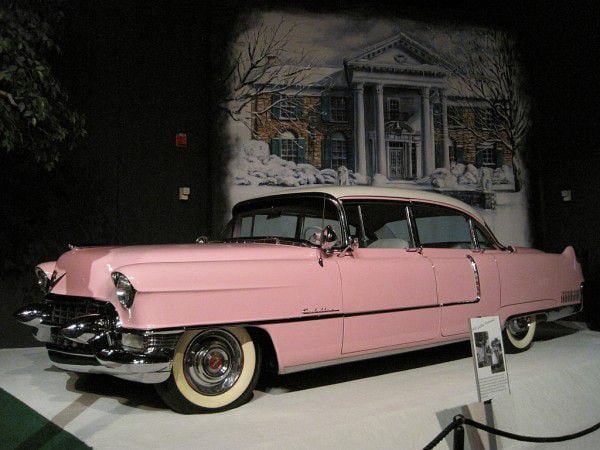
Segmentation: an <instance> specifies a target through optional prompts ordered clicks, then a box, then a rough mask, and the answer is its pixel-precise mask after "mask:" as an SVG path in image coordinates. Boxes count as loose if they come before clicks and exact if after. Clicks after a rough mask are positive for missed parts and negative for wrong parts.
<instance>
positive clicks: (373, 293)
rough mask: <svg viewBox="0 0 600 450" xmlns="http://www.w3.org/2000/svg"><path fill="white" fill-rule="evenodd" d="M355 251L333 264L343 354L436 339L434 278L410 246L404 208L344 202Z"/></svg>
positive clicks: (394, 204)
mask: <svg viewBox="0 0 600 450" xmlns="http://www.w3.org/2000/svg"><path fill="white" fill-rule="evenodd" d="M343 205H344V209H345V212H346V218H347V221H348V225H349V228H350V233H351V235H353V236H356V237H357V238H358V240H359V248H357V249H355V250H354V251H353V252H351V253H349V254H346V256H341V257H339V258H337V259H338V264H339V268H340V274H341V279H342V293H343V308H344V337H343V347H342V353H344V354H348V353H353V352H361V351H368V350H376V349H385V348H388V347H393V346H398V345H402V344H408V343H415V342H421V341H427V340H431V339H434V338H436V337H437V336H439V311H438V304H437V297H436V291H435V289H436V287H435V277H434V272H433V268H432V266H431V263H430V261H428V260H427V259H425V258H424V257H423V256H422V255H421V254H420V253H419V252H418V251H416V248H415V246H414V238H413V236H412V230H411V228H410V227H409V221H408V212H409V209H408V207H409V204H408V203H407V202H402V201H397V200H346V201H344V202H343Z"/></svg>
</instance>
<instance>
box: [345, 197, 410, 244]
mask: <svg viewBox="0 0 600 450" xmlns="http://www.w3.org/2000/svg"><path fill="white" fill-rule="evenodd" d="M344 209H345V211H346V219H347V221H348V225H349V227H350V232H351V234H353V235H355V236H356V237H357V238H358V241H359V246H360V247H369V248H409V247H411V246H412V245H411V243H412V240H411V237H410V231H409V226H408V225H409V224H408V220H407V216H406V203H404V202H398V201H369V200H363V201H346V202H344ZM352 230H355V231H354V232H353V231H352Z"/></svg>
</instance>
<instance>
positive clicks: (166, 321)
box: [116, 249, 342, 329]
mask: <svg viewBox="0 0 600 450" xmlns="http://www.w3.org/2000/svg"><path fill="white" fill-rule="evenodd" d="M305 255H308V256H307V257H304V258H297V259H285V260H259V261H257V260H248V261H208V262H202V261H200V262H159V263H142V264H132V265H128V266H122V267H119V268H118V269H116V271H118V272H121V273H123V274H124V275H125V276H126V277H127V278H128V279H129V280H130V281H131V283H132V284H133V286H134V288H135V289H136V291H137V293H136V297H135V300H134V302H133V305H132V307H131V309H130V310H129V311H128V310H125V309H124V308H123V307H119V308H117V309H118V312H119V317H120V319H121V323H122V325H123V326H124V327H127V328H137V329H157V328H172V327H181V326H204V325H225V324H235V323H265V322H270V321H277V320H287V319H293V318H302V317H305V316H306V314H307V312H314V311H323V310H325V311H341V308H342V297H341V282H340V275H339V270H338V268H337V263H336V261H335V260H334V259H333V258H327V259H325V261H324V264H323V266H321V265H320V264H319V263H318V258H317V256H316V250H314V249H307V250H306V252H305Z"/></svg>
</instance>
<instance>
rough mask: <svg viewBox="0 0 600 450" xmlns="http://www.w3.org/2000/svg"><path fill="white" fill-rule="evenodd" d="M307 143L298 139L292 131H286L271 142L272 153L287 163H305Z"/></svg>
mask: <svg viewBox="0 0 600 450" xmlns="http://www.w3.org/2000/svg"><path fill="white" fill-rule="evenodd" d="M305 143H306V141H305V140H304V139H299V138H297V137H296V136H294V134H293V133H292V132H291V131H285V132H283V133H281V134H280V135H279V137H278V138H275V139H272V140H271V153H272V154H274V155H277V156H280V157H281V158H282V159H285V160H286V161H293V162H295V163H303V162H304V148H305V145H306V144H305Z"/></svg>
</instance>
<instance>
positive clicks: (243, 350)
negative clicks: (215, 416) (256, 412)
mask: <svg viewBox="0 0 600 450" xmlns="http://www.w3.org/2000/svg"><path fill="white" fill-rule="evenodd" d="M259 372H260V348H259V347H258V346H257V345H256V344H255V343H254V341H253V340H252V337H251V336H250V334H249V333H248V331H246V330H245V329H244V328H215V329H206V330H193V331H186V332H185V333H184V334H183V335H182V337H181V339H180V340H179V343H178V344H177V347H176V348H175V354H174V357H173V369H172V373H171V376H170V377H169V379H168V380H167V381H165V382H164V383H161V384H159V385H157V386H156V389H157V391H158V393H159V394H160V396H161V397H162V399H163V400H164V402H165V403H166V404H167V405H169V406H170V407H171V408H172V409H173V410H175V411H177V412H180V413H184V414H190V413H199V412H219V411H225V410H227V409H231V408H235V407H237V406H240V405H242V404H243V403H246V402H247V401H249V400H250V399H251V398H252V392H253V390H254V387H255V386H256V382H257V381H258V376H259Z"/></svg>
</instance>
